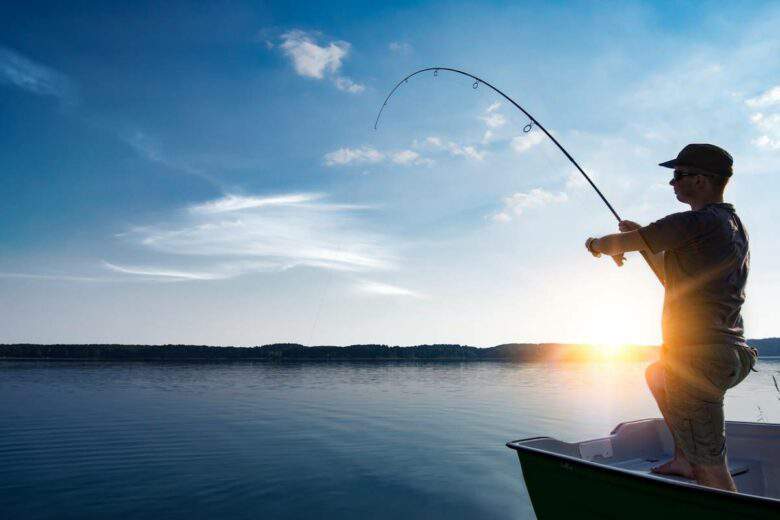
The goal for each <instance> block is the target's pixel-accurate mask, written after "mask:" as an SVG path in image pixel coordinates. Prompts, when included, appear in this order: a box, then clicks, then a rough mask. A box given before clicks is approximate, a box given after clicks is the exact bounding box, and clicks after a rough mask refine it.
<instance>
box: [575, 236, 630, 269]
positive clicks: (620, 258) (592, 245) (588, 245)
mask: <svg viewBox="0 0 780 520" xmlns="http://www.w3.org/2000/svg"><path fill="white" fill-rule="evenodd" d="M585 249H587V250H588V251H589V252H590V254H592V255H593V256H595V257H596V258H599V257H600V256H601V251H600V250H599V239H598V238H589V239H587V240H586V241H585ZM612 260H614V261H615V263H616V264H617V266H618V267H620V266H622V265H623V264H624V263H625V261H626V257H625V256H624V255H623V253H621V254H619V255H613V256H612Z"/></svg>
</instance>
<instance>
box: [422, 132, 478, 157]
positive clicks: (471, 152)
mask: <svg viewBox="0 0 780 520" xmlns="http://www.w3.org/2000/svg"><path fill="white" fill-rule="evenodd" d="M425 145H426V146H428V147H431V148H434V149H437V150H445V151H447V152H448V153H449V154H450V155H452V156H460V157H468V158H469V159H475V160H477V161H481V160H482V159H484V158H485V152H484V151H483V150H479V149H477V148H475V147H474V146H471V145H461V144H458V143H455V142H452V141H447V142H444V141H442V140H441V139H440V138H438V137H433V136H431V137H427V138H426V139H425Z"/></svg>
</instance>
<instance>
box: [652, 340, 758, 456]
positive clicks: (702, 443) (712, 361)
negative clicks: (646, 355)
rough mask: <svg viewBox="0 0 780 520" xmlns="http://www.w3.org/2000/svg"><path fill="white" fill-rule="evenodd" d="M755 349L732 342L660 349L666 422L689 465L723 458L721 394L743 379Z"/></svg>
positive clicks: (723, 435) (724, 438) (723, 424)
mask: <svg viewBox="0 0 780 520" xmlns="http://www.w3.org/2000/svg"><path fill="white" fill-rule="evenodd" d="M756 358H757V353H756V351H755V349H752V348H750V347H746V346H733V345H696V346H687V347H677V346H675V347H671V348H664V349H663V350H662V354H661V361H662V363H663V367H664V372H665V373H664V376H665V387H666V406H667V411H666V415H667V417H666V420H667V423H668V425H669V429H670V431H671V432H672V435H673V436H674V440H675V443H676V444H677V446H678V447H679V448H680V449H681V450H682V452H683V453H684V454H685V456H686V458H687V459H688V461H690V462H691V464H696V465H716V464H722V463H723V462H724V461H725V458H726V429H725V420H724V415H723V397H724V396H725V394H726V390H728V389H729V388H732V387H734V386H736V385H737V384H739V383H740V382H741V381H742V380H743V379H745V378H746V377H747V375H748V374H749V373H750V370H751V369H752V368H753V366H754V365H755V363H756Z"/></svg>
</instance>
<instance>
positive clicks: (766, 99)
mask: <svg viewBox="0 0 780 520" xmlns="http://www.w3.org/2000/svg"><path fill="white" fill-rule="evenodd" d="M745 104H746V105H747V106H749V107H751V108H759V107H762V108H764V109H768V110H770V112H756V113H754V114H752V115H751V116H750V122H751V123H753V125H754V126H755V127H756V128H757V129H758V130H759V132H760V135H759V136H758V137H756V138H755V139H754V140H753V144H754V145H755V146H756V147H757V148H761V149H763V150H780V110H778V109H776V108H773V107H774V106H775V105H780V85H778V86H776V87H772V88H771V89H769V90H767V91H766V92H764V93H763V94H761V95H760V96H758V97H755V98H752V99H748V100H746V101H745Z"/></svg>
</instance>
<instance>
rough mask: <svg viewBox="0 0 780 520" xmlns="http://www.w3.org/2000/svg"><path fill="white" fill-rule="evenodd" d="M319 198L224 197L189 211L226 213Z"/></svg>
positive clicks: (318, 196)
mask: <svg viewBox="0 0 780 520" xmlns="http://www.w3.org/2000/svg"><path fill="white" fill-rule="evenodd" d="M321 198H322V195H321V194H319V193H292V194H288V195H278V196H270V197H244V196H241V195H225V196H224V197H222V198H220V199H216V200H212V201H209V202H204V203H203V204H196V205H194V206H190V208H189V210H190V211H191V212H192V213H227V212H231V211H241V210H244V209H253V208H262V207H264V206H295V205H298V204H304V203H306V202H312V201H315V200H318V199H321Z"/></svg>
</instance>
